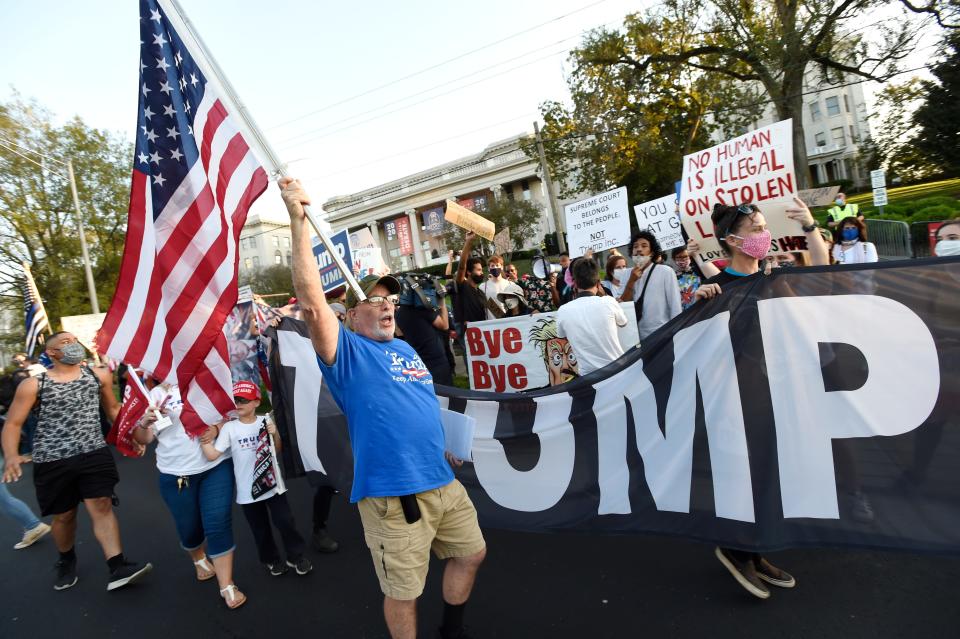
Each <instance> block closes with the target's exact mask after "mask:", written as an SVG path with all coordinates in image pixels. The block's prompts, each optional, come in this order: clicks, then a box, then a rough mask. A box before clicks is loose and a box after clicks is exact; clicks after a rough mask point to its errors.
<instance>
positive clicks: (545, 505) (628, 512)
mask: <svg viewBox="0 0 960 639" xmlns="http://www.w3.org/2000/svg"><path fill="white" fill-rule="evenodd" d="M276 335H277V337H276V339H277V342H276V348H275V349H274V353H273V365H274V367H275V378H276V379H277V380H278V382H277V385H278V386H280V387H281V388H282V389H283V390H282V393H281V397H282V403H283V406H284V408H283V409H282V410H280V412H279V413H278V417H280V418H281V419H280V420H279V421H281V422H282V423H281V432H282V433H285V434H284V437H285V438H286V439H289V438H290V437H291V436H293V435H295V437H296V439H297V441H299V451H297V450H294V451H292V455H293V456H295V457H297V459H296V460H295V461H294V462H293V464H294V467H299V468H301V469H302V470H321V469H322V472H324V473H325V474H327V475H328V477H329V478H330V481H331V483H333V484H334V485H338V486H339V487H340V488H343V489H346V488H347V487H346V486H345V485H343V483H342V482H347V483H348V482H349V474H350V472H349V471H350V465H351V460H350V449H349V442H348V439H347V437H346V424H345V423H344V418H343V416H342V415H340V414H339V412H338V411H336V405H335V403H333V401H332V398H331V397H330V395H329V392H327V391H326V389H325V388H323V387H322V380H321V375H320V371H319V370H318V368H317V365H316V356H315V355H314V353H313V349H312V347H311V345H310V342H309V339H308V338H307V334H306V328H305V326H304V325H303V324H302V323H299V322H295V321H292V320H288V319H285V320H284V321H283V323H282V324H281V325H280V327H279V329H278V330H277V332H276ZM369 392H371V393H375V392H376V389H370V391H369ZM437 395H438V396H439V399H440V403H441V405H442V406H443V407H445V408H449V409H451V410H454V411H457V412H463V413H466V414H468V415H470V416H472V417H474V418H475V419H476V420H477V427H476V435H475V439H474V449H473V456H474V460H473V463H472V464H470V463H467V464H464V466H463V467H462V468H461V469H460V470H458V471H457V473H458V476H459V478H460V480H461V481H462V482H463V483H464V485H466V486H467V489H468V490H469V492H470V495H471V497H472V498H473V501H474V503H475V505H476V507H477V510H478V512H479V515H480V523H481V525H482V526H485V527H491V528H506V529H514V530H528V531H589V532H600V533H655V534H663V535H673V536H680V537H686V538H689V539H695V540H701V541H708V542H718V543H720V544H722V545H724V546H730V547H738V548H744V549H755V550H759V551H771V550H777V549H782V548H787V547H803V546H836V547H861V548H877V549H906V550H913V551H936V552H952V553H955V552H958V551H960V476H958V475H957V472H956V468H958V467H960V410H958V409H960V259H954V258H948V259H934V260H914V261H910V262H896V263H882V264H874V265H864V266H861V267H840V268H837V267H816V268H803V269H791V270H789V271H787V270H783V271H780V272H777V271H775V272H774V274H772V275H769V276H763V275H760V274H758V275H755V276H751V277H748V278H744V279H743V281H740V282H737V283H734V284H730V285H727V286H726V287H725V288H724V290H723V293H722V295H720V296H718V297H717V298H716V299H714V300H712V301H710V302H701V303H698V304H696V305H695V306H694V307H693V308H691V309H690V310H688V311H686V312H684V313H683V314H682V315H680V316H679V317H677V318H675V319H674V320H673V321H672V322H670V323H669V324H667V325H665V326H664V327H662V328H661V329H660V330H659V331H657V332H656V333H655V334H653V335H651V336H650V337H648V338H647V339H646V341H645V342H644V344H643V346H642V348H641V349H634V350H633V351H631V352H629V353H627V354H626V355H624V356H623V357H622V358H620V359H619V360H617V361H616V362H614V363H613V364H611V365H609V366H607V367H605V368H603V369H601V370H598V371H594V372H593V373H591V374H589V375H586V376H584V377H580V378H578V379H576V380H575V381H573V382H569V383H567V384H564V385H561V386H555V387H551V388H549V389H543V390H540V391H534V392H531V393H513V394H498V393H489V392H475V391H466V390H461V389H454V388H448V387H437ZM278 403H279V402H278ZM279 408H280V407H279V406H278V409H279ZM398 410H402V407H398ZM281 416H282V417H281ZM306 442H309V443H310V444H311V445H310V446H308V445H306ZM314 442H315V443H316V449H315V450H314V449H313V447H312V444H313V443H314ZM298 464H299V466H297V465H298ZM289 468H290V466H288V469H289ZM302 470H301V472H302Z"/></svg>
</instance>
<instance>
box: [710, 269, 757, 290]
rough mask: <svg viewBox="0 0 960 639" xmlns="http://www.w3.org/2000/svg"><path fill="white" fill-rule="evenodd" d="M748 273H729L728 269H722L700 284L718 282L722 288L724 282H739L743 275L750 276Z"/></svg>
mask: <svg viewBox="0 0 960 639" xmlns="http://www.w3.org/2000/svg"><path fill="white" fill-rule="evenodd" d="M758 272H759V271H758ZM750 275H756V273H751V274H750ZM750 275H743V274H737V273H731V272H730V271H728V270H726V269H724V270H722V271H720V272H719V273H718V274H717V275H714V276H713V277H711V278H710V279H708V280H704V281H703V282H701V283H700V286H703V285H704V284H719V285H720V288H723V285H724V284H729V283H730V282H739V281H740V280H742V279H743V278H745V277H750Z"/></svg>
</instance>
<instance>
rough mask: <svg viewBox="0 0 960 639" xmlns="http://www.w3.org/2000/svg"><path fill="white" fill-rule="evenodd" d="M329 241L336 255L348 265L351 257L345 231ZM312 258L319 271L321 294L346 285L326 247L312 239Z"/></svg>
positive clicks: (348, 240) (347, 234)
mask: <svg viewBox="0 0 960 639" xmlns="http://www.w3.org/2000/svg"><path fill="white" fill-rule="evenodd" d="M330 241H331V242H332V243H333V245H334V246H335V247H336V249H337V253H339V254H340V257H341V258H342V259H343V260H344V261H345V262H346V263H347V264H350V263H351V261H352V256H351V254H350V237H349V233H348V231H347V230H346V229H344V230H343V231H340V232H339V233H337V234H336V235H333V236H331V237H330ZM313 256H314V257H315V258H316V259H317V267H318V268H319V269H320V282H321V283H322V284H323V292H324V293H328V292H330V291H332V290H333V289H335V288H339V287H341V286H346V285H347V280H346V278H344V277H343V273H341V272H340V269H338V268H337V265H336V263H334V261H333V258H332V257H330V254H329V253H328V252H327V247H325V246H324V245H323V243H322V242H320V240H319V239H317V238H314V245H313Z"/></svg>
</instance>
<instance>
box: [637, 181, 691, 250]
mask: <svg viewBox="0 0 960 639" xmlns="http://www.w3.org/2000/svg"><path fill="white" fill-rule="evenodd" d="M633 214H634V215H635V216H637V227H638V228H640V229H641V230H644V229H646V230H648V231H650V232H651V233H653V235H654V236H655V237H656V238H657V241H658V242H660V248H661V249H663V250H664V251H669V250H670V249H675V248H677V247H678V246H683V245H684V244H686V242H684V240H683V233H681V231H680V214H679V213H678V212H677V196H676V195H666V196H664V197H661V198H657V199H656V200H651V201H649V202H644V203H643V204H637V205H636V206H635V207H633Z"/></svg>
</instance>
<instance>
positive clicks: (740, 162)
mask: <svg viewBox="0 0 960 639" xmlns="http://www.w3.org/2000/svg"><path fill="white" fill-rule="evenodd" d="M796 192H797V180H796V177H795V176H794V173H793V120H783V121H782V122H777V123H775V124H771V125H770V126H765V127H763V128H760V129H757V130H756V131H751V132H750V133H746V134H744V135H741V136H739V137H736V138H733V139H732V140H728V141H726V142H723V143H722V144H718V145H717V146H714V147H710V148H709V149H704V150H703V151H697V152H696V153H691V154H690V155H686V156H684V158H683V189H682V192H681V198H680V214H681V218H682V220H683V227H684V228H685V229H686V231H687V235H688V236H689V237H690V238H691V239H693V240H695V241H696V242H697V243H698V244H699V245H700V254H699V257H700V258H701V259H703V260H706V261H711V260H716V259H719V258H722V257H724V255H725V252H724V251H723V249H722V248H721V246H720V242H719V241H718V238H717V237H716V236H715V235H714V233H713V222H711V221H710V214H711V213H712V212H713V207H714V205H715V204H720V205H724V206H730V205H733V206H736V205H739V204H755V205H757V206H758V207H760V212H761V213H762V214H763V216H764V218H766V221H767V228H768V229H769V230H770V233H771V235H772V236H773V239H772V242H771V246H770V251H771V253H778V252H782V251H805V250H807V238H806V235H805V234H804V233H803V231H802V230H801V229H800V223H799V222H795V221H793V220H791V219H790V218H788V217H787V216H786V212H785V211H786V209H787V208H790V207H791V206H792V205H793V196H794V195H795V194H796Z"/></svg>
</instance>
